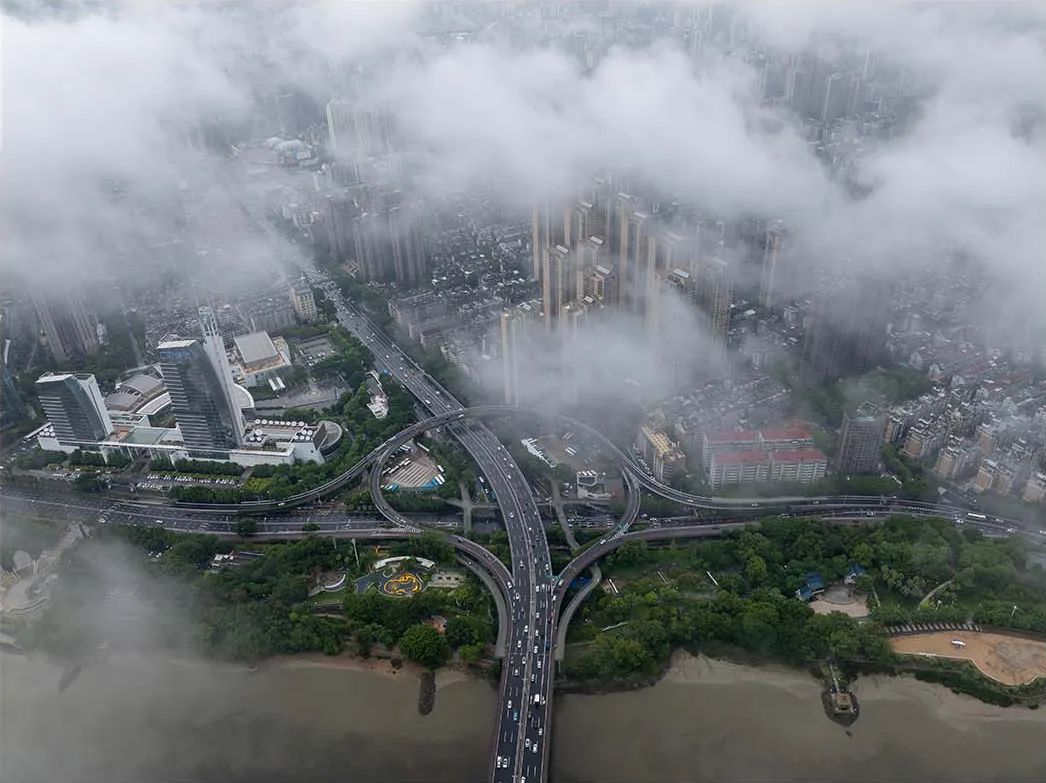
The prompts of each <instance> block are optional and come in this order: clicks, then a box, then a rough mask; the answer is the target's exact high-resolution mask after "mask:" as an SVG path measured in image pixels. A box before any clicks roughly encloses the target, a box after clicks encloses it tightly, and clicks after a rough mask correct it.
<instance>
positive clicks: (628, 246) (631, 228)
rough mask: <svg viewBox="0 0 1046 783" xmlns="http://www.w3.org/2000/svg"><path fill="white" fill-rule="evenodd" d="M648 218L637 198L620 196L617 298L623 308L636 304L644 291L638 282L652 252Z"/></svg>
mask: <svg viewBox="0 0 1046 783" xmlns="http://www.w3.org/2000/svg"><path fill="white" fill-rule="evenodd" d="M648 221H649V216H648V215H647V213H646V212H643V211H641V210H640V209H639V200H638V199H636V198H635V197H634V196H630V195H628V194H625V193H622V194H619V195H618V229H619V234H620V236H619V238H618V248H619V250H618V259H619V260H618V282H619V287H618V297H619V303H620V304H621V305H622V306H624V307H635V306H636V304H637V301H638V299H639V297H640V296H641V294H642V288H641V287H639V281H641V280H642V267H643V265H644V262H645V260H646V256H647V253H648V252H649V245H648V242H647V233H648V230H649V229H648Z"/></svg>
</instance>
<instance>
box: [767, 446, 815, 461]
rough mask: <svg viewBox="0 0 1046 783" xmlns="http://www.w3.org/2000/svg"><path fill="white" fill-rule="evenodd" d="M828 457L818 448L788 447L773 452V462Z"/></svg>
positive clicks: (813, 459)
mask: <svg viewBox="0 0 1046 783" xmlns="http://www.w3.org/2000/svg"><path fill="white" fill-rule="evenodd" d="M827 459H828V457H826V456H825V455H824V452H823V451H821V450H820V449H814V448H809V449H788V450H786V451H778V452H775V453H774V462H820V461H822V460H827Z"/></svg>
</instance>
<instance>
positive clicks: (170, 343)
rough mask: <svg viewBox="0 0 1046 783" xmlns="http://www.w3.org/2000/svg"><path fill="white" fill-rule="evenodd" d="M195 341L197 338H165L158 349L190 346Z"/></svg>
mask: <svg viewBox="0 0 1046 783" xmlns="http://www.w3.org/2000/svg"><path fill="white" fill-rule="evenodd" d="M195 342H196V340H164V341H163V342H162V343H160V344H159V345H157V346H156V349H157V350H158V351H162V350H163V349H164V348H188V347H189V346H191V345H192V344H193V343H195Z"/></svg>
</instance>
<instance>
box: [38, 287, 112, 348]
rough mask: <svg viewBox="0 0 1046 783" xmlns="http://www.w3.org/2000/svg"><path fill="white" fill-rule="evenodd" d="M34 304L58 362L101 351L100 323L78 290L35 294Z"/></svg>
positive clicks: (41, 326) (42, 328)
mask: <svg viewBox="0 0 1046 783" xmlns="http://www.w3.org/2000/svg"><path fill="white" fill-rule="evenodd" d="M33 304H34V305H35V306H36V314H37V317H38V318H39V319H40V328H41V330H42V331H43V333H44V336H45V337H46V338H47V347H48V348H49V349H50V351H51V356H52V357H53V358H54V360H55V361H56V362H58V363H60V364H61V363H64V362H67V361H69V360H70V359H72V358H73V357H80V358H82V357H84V356H88V355H90V354H94V353H96V352H97V351H98V345H99V342H98V324H97V321H96V320H95V317H94V316H93V315H92V314H91V313H90V312H89V311H88V310H87V307H86V306H85V305H84V301H83V299H82V298H81V297H80V296H79V295H78V294H75V293H69V294H64V295H62V294H56V295H54V296H46V297H45V296H43V295H40V296H36V297H34V300H33Z"/></svg>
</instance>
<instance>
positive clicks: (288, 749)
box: [0, 655, 1046, 783]
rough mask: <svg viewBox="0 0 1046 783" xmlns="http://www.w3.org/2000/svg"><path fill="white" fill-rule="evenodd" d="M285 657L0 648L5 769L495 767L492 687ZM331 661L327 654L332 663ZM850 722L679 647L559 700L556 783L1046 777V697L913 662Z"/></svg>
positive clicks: (67, 778) (10, 782)
mask: <svg viewBox="0 0 1046 783" xmlns="http://www.w3.org/2000/svg"><path fill="white" fill-rule="evenodd" d="M323 663H324V661H323V659H316V660H313V659H300V660H294V661H290V662H287V661H284V662H278V663H274V664H271V665H268V666H266V667H264V668H263V669H262V670H260V671H257V672H247V671H244V670H242V669H240V668H236V667H224V666H216V665H213V664H210V663H205V662H201V661H196V660H185V659H174V658H169V657H164V656H154V657H146V656H130V655H119V656H113V657H111V658H110V659H109V661H107V662H106V663H104V664H96V665H94V666H91V667H89V668H86V669H85V670H84V671H83V672H82V673H81V674H80V676H79V677H78V678H77V679H76V680H75V681H73V682H72V684H71V685H69V687H68V688H66V690H65V691H64V692H62V693H60V694H59V693H58V692H57V682H58V678H59V675H60V669H59V668H58V667H55V666H54V665H52V664H50V663H48V662H46V661H43V660H40V659H36V658H33V659H29V658H25V657H22V656H13V655H3V656H0V686H2V711H0V781H2V782H3V783H23V782H25V783H30V782H31V783H36V782H37V781H39V782H40V783H81V782H83V783H96V782H97V783H103V781H104V783H123V781H128V783H130V781H135V783H137V782H138V781H146V780H148V781H156V783H166V782H167V781H177V782H178V783H181V782H182V781H185V782H186V783H188V782H189V781H194V782H195V781H203V782H208V783H209V782H210V781H215V783H217V782H218V781H221V783H237V782H238V781H252V783H267V782H268V781H310V782H312V781H315V782H316V783H323V782H324V781H339V782H344V781H385V782H389V781H433V782H437V781H454V782H455V783H458V782H459V781H473V780H481V779H483V778H484V776H485V774H486V768H487V766H486V765H487V761H488V759H487V748H488V743H489V742H490V740H491V731H492V727H493V715H494V712H495V699H496V694H495V692H494V690H493V689H492V688H491V687H490V686H489V685H488V684H487V683H485V682H480V681H477V680H467V679H462V678H460V677H458V676H456V675H454V674H449V675H441V677H440V680H439V692H438V695H437V698H436V706H435V709H434V710H433V711H432V713H431V714H430V715H428V716H426V717H421V716H419V715H418V712H417V695H418V692H417V678H416V676H415V675H414V674H413V673H411V672H401V673H400V674H397V675H394V676H393V675H390V674H388V673H387V672H386V673H375V672H371V671H361V670H356V669H353V668H344V667H331V666H329V665H322V664H323ZM327 663H328V664H329V661H328V662H327ZM857 692H858V695H859V697H860V701H861V708H862V714H861V718H860V720H859V721H858V722H857V723H856V724H855V725H854V726H853V727H851V729H850V730H849V731H850V735H852V736H848V734H847V730H846V729H843V728H842V727H840V726H837V725H835V724H833V723H831V722H829V721H828V720H827V719H826V718H825V717H824V713H823V712H822V710H821V705H820V698H819V685H818V684H817V683H816V682H815V681H814V680H812V679H809V678H808V677H806V676H805V675H804V674H802V673H799V672H794V671H788V670H781V669H774V668H759V669H753V668H749V667H743V666H736V665H733V664H729V663H723V662H718V661H709V660H707V659H695V658H690V657H688V656H679V657H677V658H676V660H675V664H674V665H673V668H672V670H671V672H670V673H669V675H668V676H667V677H666V678H665V679H664V680H662V681H661V682H660V683H658V684H657V685H656V686H654V687H653V688H648V689H645V690H641V691H634V692H629V693H619V694H611V695H605V696H573V695H571V696H562V697H560V698H559V699H558V700H557V709H556V718H555V735H554V745H553V747H554V751H553V769H552V772H553V779H554V780H555V781H556V782H557V783H581V782H582V781H584V782H586V783H587V782H588V781H592V782H593V783H595V782H597V781H598V782H599V783H618V782H620V783H658V782H660V781H665V782H666V783H668V782H672V783H686V782H687V781H731V780H737V781H742V780H743V781H783V780H803V781H821V780H824V781H839V780H844V779H845V780H853V781H898V780H918V781H937V780H942V781H944V780H946V781H949V783H954V782H956V781H978V782H982V781H994V780H998V781H1046V710H1040V711H1028V710H1021V709H1000V708H995V707H990V706H987V705H983V704H981V703H979V702H976V701H974V700H972V699H969V698H966V697H960V696H955V695H953V694H951V693H949V692H947V691H945V690H944V689H942V688H938V687H935V686H930V685H925V684H922V683H918V682H915V681H913V680H907V679H888V678H881V679H879V678H873V679H866V680H862V681H861V682H860V683H858V686H857Z"/></svg>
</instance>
